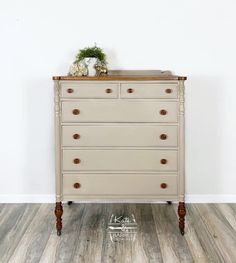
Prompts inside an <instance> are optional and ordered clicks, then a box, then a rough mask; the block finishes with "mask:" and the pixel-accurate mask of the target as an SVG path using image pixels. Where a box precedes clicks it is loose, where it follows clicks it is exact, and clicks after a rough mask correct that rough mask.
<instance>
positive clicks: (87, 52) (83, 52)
mask: <svg viewBox="0 0 236 263" xmlns="http://www.w3.org/2000/svg"><path fill="white" fill-rule="evenodd" d="M75 62H76V63H81V62H84V63H85V65H86V67H87V69H88V76H95V75H96V65H97V64H100V65H106V64H107V62H106V54H105V53H104V52H103V50H102V49H101V48H99V47H97V46H96V45H95V46H93V47H86V48H83V49H80V51H79V53H78V54H77V56H76V61H75Z"/></svg>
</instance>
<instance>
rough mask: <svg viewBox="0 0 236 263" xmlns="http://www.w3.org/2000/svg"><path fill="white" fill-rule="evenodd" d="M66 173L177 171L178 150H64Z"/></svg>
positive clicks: (63, 162) (63, 167)
mask: <svg viewBox="0 0 236 263" xmlns="http://www.w3.org/2000/svg"><path fill="white" fill-rule="evenodd" d="M62 159H63V160H62V169H63V170H64V171H177V150H176V151H174V150H139V149H138V150H133V149H132V150H131V149H127V150H123V149H122V150H121V149H116V150H110V149H109V150H108V149H105V150H100V149H99V150H88V149H81V150H63V156H62Z"/></svg>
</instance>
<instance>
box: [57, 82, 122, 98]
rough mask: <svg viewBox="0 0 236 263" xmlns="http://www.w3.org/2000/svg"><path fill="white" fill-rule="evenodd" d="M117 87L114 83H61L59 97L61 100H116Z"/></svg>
mask: <svg viewBox="0 0 236 263" xmlns="http://www.w3.org/2000/svg"><path fill="white" fill-rule="evenodd" d="M118 90H119V85H118V84H115V83H97V82H94V83H88V82H86V81H85V82H72V81H67V82H62V83H61V95H62V97H63V98H81V99H86V98H93V99H98V98H104V99H106V98H108V99H110V98H117V97H118Z"/></svg>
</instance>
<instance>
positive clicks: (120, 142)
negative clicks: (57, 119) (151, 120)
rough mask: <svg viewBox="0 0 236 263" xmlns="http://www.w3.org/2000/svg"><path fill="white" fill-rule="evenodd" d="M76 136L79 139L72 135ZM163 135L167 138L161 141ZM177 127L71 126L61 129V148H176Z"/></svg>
mask: <svg viewBox="0 0 236 263" xmlns="http://www.w3.org/2000/svg"><path fill="white" fill-rule="evenodd" d="M74 134H78V135H79V136H80V138H79V139H74V137H73V135H74ZM162 134H165V135H166V136H167V138H166V139H165V140H163V139H161V138H160V136H161V135H162ZM177 139H178V127H177V126H167V125H166V126H165V125H155V126H154V125H146V126H144V125H138V126H137V125H136V126H134V125H130V124H129V125H115V126H114V125H113V126H111V125H94V124H92V125H91V124H90V125H86V126H85V125H83V126H81V125H73V126H63V127H62V146H73V147H81V146H99V147H103V146H127V147H128V146H133V147H138V146H149V147H158V146H161V147H168V146H170V147H177V145H178V144H177Z"/></svg>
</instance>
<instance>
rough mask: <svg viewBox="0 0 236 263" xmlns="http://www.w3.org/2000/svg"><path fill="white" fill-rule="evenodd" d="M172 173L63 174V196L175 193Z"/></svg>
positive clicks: (175, 181) (174, 180)
mask: <svg viewBox="0 0 236 263" xmlns="http://www.w3.org/2000/svg"><path fill="white" fill-rule="evenodd" d="M177 178H178V177H177V175H173V174H165V175H160V174H127V173H126V174H81V173H80V174H73V175H72V174H64V175H63V195H64V196H80V195H81V196H82V195H83V196H84V195H85V196H97V197H99V196H106V197H107V196H121V197H122V196H130V197H132V195H136V196H137V195H138V196H155V195H159V196H162V195H163V196H165V195H177V186H178V182H177Z"/></svg>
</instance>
